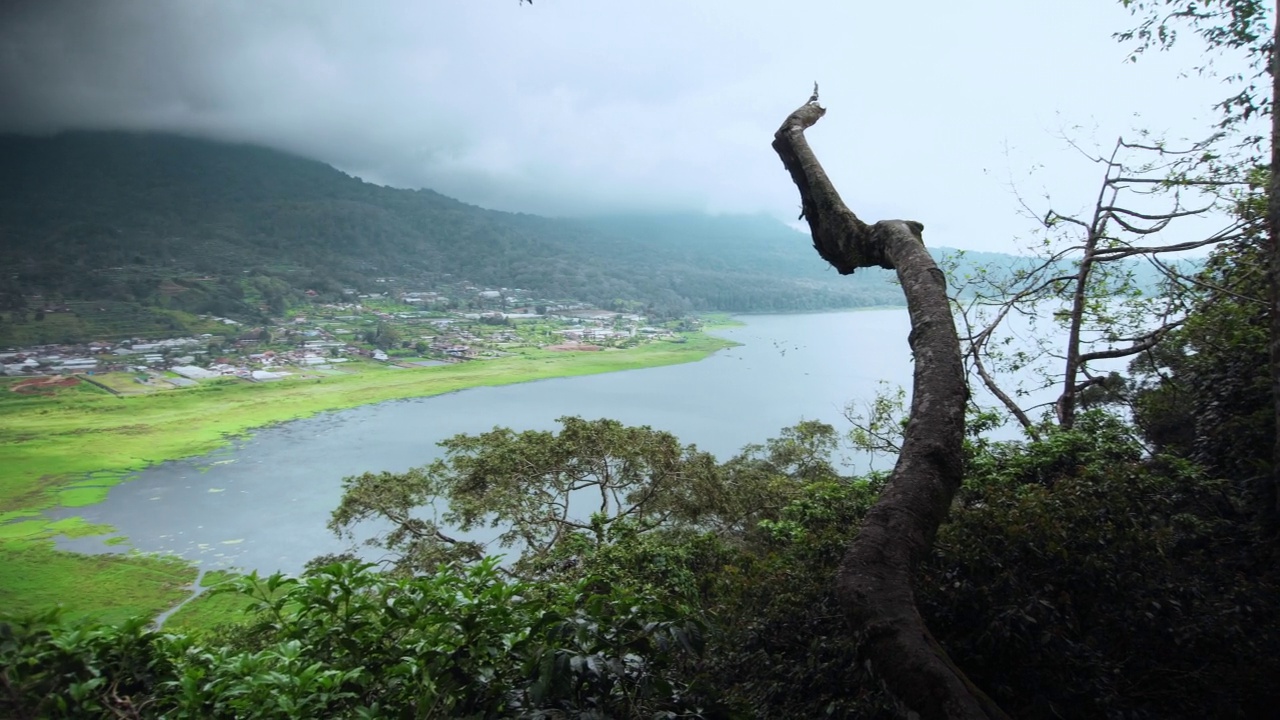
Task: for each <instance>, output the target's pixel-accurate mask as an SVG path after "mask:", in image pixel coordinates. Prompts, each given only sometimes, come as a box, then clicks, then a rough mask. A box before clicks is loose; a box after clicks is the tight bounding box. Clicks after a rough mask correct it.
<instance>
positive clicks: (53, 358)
mask: <svg viewBox="0 0 1280 720" xmlns="http://www.w3.org/2000/svg"><path fill="white" fill-rule="evenodd" d="M216 341H217V338H215V337H214V336H212V335H202V336H199V337H185V338H170V339H166V340H141V339H133V340H122V341H119V342H114V343H110V342H91V343H84V344H78V345H38V346H36V347H30V348H20V349H17V350H10V351H6V352H0V375H18V376H23V375H70V374H74V373H92V372H112V371H119V370H128V369H130V368H132V367H158V366H162V365H170V364H183V363H194V362H196V359H197V358H199V357H201V356H204V355H206V354H207V352H208V350H207V347H208V345H209V344H210V343H211V342H216Z"/></svg>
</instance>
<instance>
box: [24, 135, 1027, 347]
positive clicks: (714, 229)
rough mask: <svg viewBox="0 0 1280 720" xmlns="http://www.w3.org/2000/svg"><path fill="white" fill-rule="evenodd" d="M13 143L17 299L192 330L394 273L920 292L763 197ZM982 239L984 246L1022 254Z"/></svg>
mask: <svg viewBox="0 0 1280 720" xmlns="http://www.w3.org/2000/svg"><path fill="white" fill-rule="evenodd" d="M0 157H2V158H3V159H4V162H3V163H0V266H2V267H4V268H6V270H7V272H5V273H3V275H2V276H0V311H4V310H9V311H17V310H19V309H21V308H23V305H24V302H25V303H26V304H27V306H28V308H29V310H31V311H34V309H35V307H36V306H37V304H39V305H55V306H56V305H59V304H61V305H62V306H67V307H72V308H74V307H76V303H117V305H114V306H112V307H116V308H127V307H132V308H133V310H131V311H129V312H132V313H133V314H135V315H137V316H139V317H147V318H150V320H149V321H148V322H149V323H150V324H151V325H156V324H157V323H158V324H159V325H161V326H165V325H172V326H174V329H175V331H181V330H182V329H184V328H186V327H187V326H188V325H190V322H189V321H188V319H189V317H190V316H189V315H186V314H187V313H213V314H218V315H229V316H238V317H244V316H253V315H263V314H276V313H279V312H281V311H282V310H283V309H284V308H285V307H287V306H288V305H290V304H292V303H296V302H302V301H304V299H305V298H306V297H307V295H306V291H308V290H310V291H313V293H314V296H316V297H319V298H321V299H336V298H339V297H341V291H342V288H358V289H367V290H372V289H375V288H376V289H379V290H383V289H386V287H387V286H386V285H385V284H379V283H376V282H375V281H376V280H377V279H378V278H388V277H390V278H395V279H396V280H397V281H400V282H401V283H402V284H403V285H405V286H409V285H412V286H415V287H419V288H421V287H430V286H431V285H439V284H444V283H448V282H459V281H466V282H472V283H476V284H479V285H486V286H493V287H512V288H524V289H527V290H530V291H533V293H535V294H536V295H538V296H540V297H544V298H548V299H575V300H582V301H587V302H592V303H595V304H598V305H601V306H604V307H613V308H621V307H634V308H643V309H646V310H648V311H649V312H652V313H657V314H661V315H678V314H683V313H687V312H690V311H699V310H720V311H729V312H769V311H796V310H824V309H836V308H851V307H860V306H873V305H896V304H901V302H902V299H901V293H900V291H899V290H898V289H897V288H896V287H895V286H894V285H893V284H892V282H891V281H890V278H891V274H890V273H888V272H883V271H878V270H867V271H861V272H859V273H857V274H856V275H854V276H852V277H841V276H839V275H837V274H836V272H835V271H834V270H832V269H831V268H830V267H827V266H826V265H825V263H823V262H822V261H821V260H819V259H818V257H817V256H816V255H815V253H814V252H813V250H812V248H811V247H810V243H809V239H808V237H807V236H806V235H804V234H803V233H800V232H797V231H795V230H794V229H792V228H790V227H788V226H787V225H785V224H783V223H781V222H779V221H778V220H776V219H773V218H770V217H767V216H764V215H754V216H745V215H744V216H707V215H694V214H686V215H661V216H611V217H597V218H589V219H558V218H546V217H539V216H534V215H527V214H517V213H506V212H498V211H494V210H486V209H484V208H480V207H476V206H473V205H468V204H466V203H463V202H459V201H457V200H453V199H451V198H448V197H445V196H443V195H440V194H439V193H436V192H433V191H430V190H402V189H395V188H388V187H382V186H378V185H373V184H370V183H366V182H363V181H362V180H360V179H358V178H354V177H351V176H348V175H346V174H344V173H342V172H340V171H338V170H335V169H334V168H332V167H330V166H328V165H325V164H323V163H320V162H317V161H314V160H307V159H304V158H300V157H296V156H293V155H289V154H286V153H283V152H279V151H275V150H270V149H266V148H262V147H255V146H249V145H234V144H227V143H220V142H213V141H208V140H199V139H193V138H187V137H179V136H173V135H161V134H136V133H107V132H92V133H90V132H81V133H64V134H61V135H56V136H52V137H28V136H13V135H10V136H0ZM977 255H980V256H981V257H980V258H976V256H971V258H972V259H971V260H970V261H969V262H972V261H974V259H980V260H981V261H982V262H992V261H994V262H995V263H997V264H1000V263H1002V262H1004V263H1006V264H1007V263H1012V262H1013V261H1014V258H1012V257H1010V256H1001V255H994V254H990V253H983V254H977ZM37 295H38V296H41V297H40V298H39V300H33V298H34V297H35V296H37ZM80 307H87V306H84V305H81V306H80ZM94 307H95V309H96V307H98V306H94ZM101 307H106V306H105V305H102V306H101ZM119 314H120V313H117V315H119ZM123 314H124V315H128V314H129V313H128V312H125V313H123ZM13 319H14V318H13V316H12V315H10V316H9V320H13ZM18 319H19V320H21V319H22V317H21V316H19V318H18ZM81 325H84V324H83V323H82V324H81ZM91 325H92V324H91V323H90V324H89V325H85V326H84V327H85V329H84V330H82V331H81V330H77V331H75V332H82V333H91V332H92V330H91V327H90V326H91ZM76 327H80V326H76ZM67 332H71V331H70V330H68V331H67ZM73 334H74V333H73Z"/></svg>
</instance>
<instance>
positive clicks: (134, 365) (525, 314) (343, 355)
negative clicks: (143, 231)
mask: <svg viewBox="0 0 1280 720" xmlns="http://www.w3.org/2000/svg"><path fill="white" fill-rule="evenodd" d="M380 282H387V281H386V280H385V279H380ZM308 294H309V295H312V293H308ZM343 295H344V301H343V302H319V301H317V300H313V302H312V303H311V304H309V305H302V306H298V307H294V308H291V309H290V310H289V311H288V312H286V314H285V315H284V316H283V317H280V318H276V319H273V320H271V321H269V322H265V323H260V324H254V325H249V324H246V323H244V322H242V321H238V320H233V319H230V318H223V317H215V316H207V315H206V316H201V317H202V319H204V320H206V321H209V322H210V323H214V324H216V325H217V326H218V328H220V330H219V331H218V332H206V333H201V334H199V335H192V336H187V337H170V338H154V337H151V338H136V337H135V338H128V337H125V338H114V339H102V340H96V341H93V342H87V343H75V344H47V345H36V346H30V347H16V348H6V349H0V374H3V375H5V376H10V377H18V378H22V377H27V378H32V379H33V380H35V379H45V380H56V379H58V378H59V377H68V376H77V377H79V378H80V379H82V380H84V381H86V382H89V383H91V384H93V385H97V386H99V387H100V388H102V389H104V390H107V391H109V392H112V393H115V394H122V395H123V394H138V393H145V392H153V391H156V390H164V389H172V388H179V387H188V386H192V385H195V384H197V383H199V382H200V381H202V380H209V379H214V378H238V379H241V380H245V381H250V382H268V381H273V380H282V379H285V378H290V377H316V376H321V375H326V374H336V373H347V372H353V371H359V369H360V368H361V367H365V368H366V369H367V368H368V366H369V365H371V364H374V365H382V366H387V367H400V368H409V367H422V366H430V365H441V364H446V363H460V362H471V361H479V360H484V359H489V358H498V357H507V356H510V355H513V354H518V353H520V352H521V351H527V350H529V349H537V350H543V351H562V352H591V351H602V350H606V349H609V348H624V347H635V346H636V345H639V344H642V343H647V342H654V341H667V342H682V341H683V340H682V338H681V336H680V335H679V334H678V333H679V332H680V331H692V330H697V329H699V325H700V323H699V321H698V320H696V319H689V318H686V319H682V320H678V321H668V322H665V323H662V324H649V323H648V321H647V319H646V318H645V317H644V316H643V315H641V314H638V313H635V312H617V311H610V310H602V309H599V308H595V307H591V306H590V305H587V304H584V303H577V302H564V301H561V302H554V301H548V300H542V299H537V298H534V297H533V296H532V294H531V293H529V292H528V291H525V290H520V289H517V288H485V287H478V286H474V285H470V284H465V283H464V284H459V285H457V286H456V287H454V288H452V289H451V290H450V291H449V292H441V291H428V290H405V291H400V290H395V291H391V290H389V291H387V292H374V293H360V292H357V291H356V290H355V289H344V291H343ZM41 301H42V299H41V298H32V299H31V301H30V306H31V307H33V308H35V309H36V312H37V313H38V314H39V316H40V317H48V316H50V315H53V314H56V313H58V312H70V311H71V310H70V308H68V307H66V306H60V305H58V304H41ZM32 387H33V388H35V387H38V384H36V383H33V384H32ZM13 389H20V388H19V387H17V386H15V387H14V388H13Z"/></svg>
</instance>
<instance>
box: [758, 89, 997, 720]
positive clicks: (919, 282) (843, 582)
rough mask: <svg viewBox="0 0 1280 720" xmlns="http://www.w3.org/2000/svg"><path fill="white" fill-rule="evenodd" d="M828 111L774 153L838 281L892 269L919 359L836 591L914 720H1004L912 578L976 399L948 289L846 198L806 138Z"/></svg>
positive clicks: (812, 111) (943, 504)
mask: <svg viewBox="0 0 1280 720" xmlns="http://www.w3.org/2000/svg"><path fill="white" fill-rule="evenodd" d="M825 113H826V110H825V109H824V108H822V107H821V106H819V105H818V102H817V92H816V88H815V92H814V96H813V98H812V99H810V101H809V102H808V103H806V104H805V105H803V106H801V107H800V108H799V109H797V110H796V111H795V112H793V113H791V115H789V116H788V117H787V119H786V121H785V122H783V123H782V127H780V128H779V129H778V132H777V133H775V135H774V140H773V148H774V150H776V151H777V152H778V156H779V157H781V158H782V164H783V165H785V166H786V168H787V170H788V171H789V172H790V173H791V179H792V180H794V181H795V184H796V187H797V188H798V189H799V190H800V200H801V203H802V207H803V208H804V217H805V218H807V219H808V221H809V228H810V230H811V232H812V234H813V244H814V248H815V249H817V251H818V254H819V255H821V256H822V258H823V259H824V260H826V261H827V262H829V263H831V264H832V265H834V266H835V268H836V270H838V271H839V272H840V273H841V274H842V275H848V274H851V273H852V272H853V271H854V270H857V269H858V268H863V267H874V266H878V267H883V268H889V269H893V270H896V271H897V273H898V279H899V280H900V281H901V283H902V291H903V293H904V294H905V295H906V298H907V307H908V310H909V312H910V314H911V335H910V337H909V339H908V342H909V343H910V345H911V350H912V353H913V354H914V356H915V376H914V380H913V386H912V393H911V417H910V420H909V421H908V423H907V429H906V435H905V437H904V439H903V444H902V452H901V453H900V454H899V456H898V463H897V465H896V466H895V467H894V470H893V474H892V476H891V477H890V480H889V484H888V486H887V487H886V489H885V492H884V494H883V495H882V496H881V497H880V500H879V501H878V502H877V503H876V505H875V506H874V507H873V508H872V509H871V510H870V512H868V513H867V516H866V519H865V520H864V521H863V524H862V529H861V531H860V532H859V533H858V536H857V537H856V538H855V539H854V540H853V541H852V542H851V543H850V544H849V547H848V548H847V549H846V551H845V556H844V560H843V561H842V563H841V565H840V569H839V571H838V572H837V575H836V582H837V592H838V595H839V597H840V599H841V602H842V603H843V605H844V607H845V610H846V612H847V613H848V616H849V618H850V620H851V622H852V624H853V627H854V629H855V631H856V632H857V633H859V634H860V636H861V638H862V641H863V643H862V648H863V653H864V655H865V657H866V659H867V661H868V662H869V663H870V666H871V668H872V671H873V672H874V673H875V675H876V676H877V677H878V678H879V679H880V680H881V681H882V682H883V683H884V684H885V686H886V687H887V688H888V690H889V691H890V692H891V693H892V694H893V695H894V697H895V698H896V699H897V700H898V701H899V702H900V703H901V704H902V706H903V708H904V709H905V711H906V714H908V715H910V716H913V717H920V718H924V719H926V720H929V719H932V718H966V719H967V718H982V719H989V718H1005V717H1007V716H1006V715H1005V714H1004V713H1003V712H1002V711H1001V710H1000V708H999V707H997V706H996V705H995V703H994V702H992V701H991V700H990V698H988V697H987V696H986V695H985V694H984V693H983V692H982V691H981V690H979V689H978V688H977V687H976V686H974V684H973V683H972V682H970V681H969V679H968V678H967V677H965V675H964V673H963V672H961V671H960V669H959V668H957V667H956V666H955V664H954V663H952V662H951V660H950V658H948V657H947V655H946V653H945V652H944V651H943V649H942V647H941V646H940V645H938V643H937V641H936V640H934V639H933V636H932V635H931V634H930V633H929V630H928V628H926V627H925V625H924V620H923V619H922V618H921V617H920V613H919V611H918V610H917V609H916V603H915V594H914V591H913V589H912V583H911V579H912V574H913V571H914V569H915V567H916V565H917V564H918V563H919V562H920V560H922V559H923V558H924V557H925V556H926V554H927V553H928V552H929V549H930V547H931V546H932V545H933V539H934V535H935V534H936V532H937V530H938V526H939V525H940V524H941V523H942V521H943V520H944V519H945V517H946V515H947V511H948V509H949V508H950V506H951V500H952V498H953V497H954V496H955V493H956V490H957V489H959V487H960V481H961V479H962V478H961V446H962V441H963V438H964V411H965V402H966V400H967V397H968V387H967V385H966V384H965V374H964V366H963V364H962V362H961V357H960V341H959V339H958V338H957V336H956V329H955V323H954V321H953V320H952V317H951V308H950V305H949V304H948V301H947V294H946V279H945V278H944V276H943V274H942V271H941V270H939V269H938V266H937V265H936V264H935V263H934V261H933V258H932V257H930V255H929V253H928V251H927V250H926V249H925V247H924V242H923V240H922V239H921V232H922V231H923V230H924V226H923V225H921V224H920V223H917V222H912V221H902V220H886V221H882V222H878V223H876V224H874V225H868V224H866V223H864V222H863V221H861V220H859V219H858V217H857V215H855V214H854V213H853V211H851V210H850V209H849V208H848V207H847V206H846V205H845V204H844V201H843V200H841V199H840V195H839V194H838V193H837V192H836V190H835V187H834V186H833V185H832V184H831V181H830V180H829V179H828V178H827V176H826V173H825V172H824V171H823V170H822V166H821V165H820V164H819V163H818V159H817V157H816V156H815V155H814V154H813V151H812V150H811V149H810V148H809V144H808V142H807V141H806V140H805V137H804V131H805V129H807V128H809V127H810V126H812V125H813V124H814V123H816V122H817V121H818V120H819V119H820V118H821V117H822V116H823V115H824V114H825Z"/></svg>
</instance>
